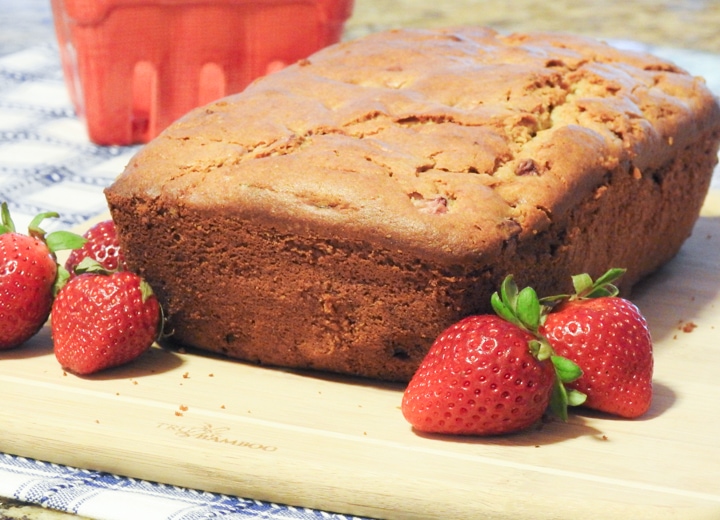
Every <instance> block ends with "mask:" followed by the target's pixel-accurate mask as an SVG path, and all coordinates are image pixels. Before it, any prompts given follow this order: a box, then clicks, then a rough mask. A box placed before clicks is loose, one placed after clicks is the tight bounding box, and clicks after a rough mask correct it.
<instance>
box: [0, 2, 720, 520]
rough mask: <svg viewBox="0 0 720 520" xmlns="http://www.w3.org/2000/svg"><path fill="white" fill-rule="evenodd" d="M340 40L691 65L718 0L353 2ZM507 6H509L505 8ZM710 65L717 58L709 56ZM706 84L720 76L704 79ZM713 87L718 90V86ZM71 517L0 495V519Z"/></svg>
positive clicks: (21, 31)
mask: <svg viewBox="0 0 720 520" xmlns="http://www.w3.org/2000/svg"><path fill="white" fill-rule="evenodd" d="M355 2H356V4H355V10H354V13H353V16H352V17H351V19H350V20H349V21H348V23H347V25H346V31H345V38H346V39H352V38H356V37H360V36H363V35H365V34H368V33H370V32H374V31H378V30H383V29H388V28H393V27H440V26H450V25H460V24H477V25H488V26H491V27H494V28H496V29H499V30H502V31H515V30H519V31H525V30H548V31H566V32H575V33H579V34H584V35H589V36H594V37H599V38H605V39H613V40H625V41H632V42H638V43H639V44H642V45H645V46H648V47H647V48H649V49H650V50H651V51H653V52H655V51H657V52H658V53H660V54H664V55H666V56H669V57H671V58H673V57H677V61H679V62H681V64H682V65H683V66H685V67H686V68H688V69H690V70H691V72H692V68H693V67H694V66H697V67H698V68H699V69H702V67H703V64H706V63H707V62H706V61H704V60H707V59H712V60H717V58H718V55H720V31H718V29H717V28H718V27H720V2H713V1H711V0H680V1H667V0H662V1H658V0H635V1H632V0H622V1H620V0H610V1H600V0H597V1H573V0H555V1H554V2H546V1H542V0H536V1H533V0H520V1H515V2H513V3H512V4H510V3H508V2H506V1H505V0H451V1H448V2H438V1H437V0H355ZM509 5H511V8H508V6H509ZM54 38H55V35H54V33H53V29H52V15H51V12H50V6H49V0H0V56H3V55H7V54H11V53H15V52H18V51H21V50H23V49H26V48H28V47H30V46H33V45H37V44H40V43H53V42H54ZM713 63H716V61H714V62H713ZM708 80H709V81H708V82H709V84H711V87H712V86H714V85H718V84H719V83H720V80H718V79H716V78H714V77H711V78H708ZM716 92H717V90H716ZM71 516H72V515H67V514H64V513H59V512H54V511H51V510H47V509H44V508H41V507H38V506H34V505H31V504H22V503H18V502H15V501H11V500H5V499H2V498H0V520H2V519H5V518H27V519H50V520H56V519H61V518H69V517H71Z"/></svg>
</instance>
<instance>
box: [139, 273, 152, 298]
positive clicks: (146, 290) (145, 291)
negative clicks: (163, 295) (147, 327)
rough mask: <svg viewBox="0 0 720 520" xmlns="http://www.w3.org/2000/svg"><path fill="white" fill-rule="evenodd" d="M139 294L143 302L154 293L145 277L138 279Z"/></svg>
mask: <svg viewBox="0 0 720 520" xmlns="http://www.w3.org/2000/svg"><path fill="white" fill-rule="evenodd" d="M140 294H141V295H142V301H143V303H145V302H146V301H147V300H148V298H150V297H151V296H152V295H153V294H154V293H153V290H152V287H150V284H149V283H147V282H146V281H145V279H142V278H141V279H140Z"/></svg>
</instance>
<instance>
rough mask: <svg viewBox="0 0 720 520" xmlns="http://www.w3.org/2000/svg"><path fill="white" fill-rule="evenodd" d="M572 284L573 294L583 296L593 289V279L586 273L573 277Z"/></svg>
mask: <svg viewBox="0 0 720 520" xmlns="http://www.w3.org/2000/svg"><path fill="white" fill-rule="evenodd" d="M572 283H573V288H574V289H575V294H583V293H584V292H586V291H589V290H591V289H592V287H593V279H592V278H591V277H590V275H589V274H587V273H583V274H576V275H574V276H573V277H572Z"/></svg>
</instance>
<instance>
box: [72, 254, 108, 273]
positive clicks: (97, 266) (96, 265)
mask: <svg viewBox="0 0 720 520" xmlns="http://www.w3.org/2000/svg"><path fill="white" fill-rule="evenodd" d="M75 273H76V274H85V273H92V274H110V271H108V270H107V269H106V268H105V266H104V265H102V264H101V263H100V262H98V261H97V260H95V259H94V258H90V257H89V256H86V257H85V258H83V259H82V260H81V261H80V263H79V264H78V265H77V266H76V267H75Z"/></svg>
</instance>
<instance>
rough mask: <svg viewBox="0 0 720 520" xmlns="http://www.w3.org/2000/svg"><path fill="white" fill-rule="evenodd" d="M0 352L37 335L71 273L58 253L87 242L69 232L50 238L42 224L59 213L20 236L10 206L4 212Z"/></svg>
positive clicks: (1, 226)
mask: <svg viewBox="0 0 720 520" xmlns="http://www.w3.org/2000/svg"><path fill="white" fill-rule="evenodd" d="M0 213H1V214H2V217H1V219H2V223H1V224H0V350H5V349H9V348H13V347H17V346H19V345H21V344H23V343H24V342H25V341H27V340H28V339H30V338H31V337H32V336H34V335H35V333H37V331H38V330H40V328H41V327H42V326H43V324H44V323H45V321H46V320H47V318H48V315H49V314H50V308H51V305H52V300H53V294H54V288H55V284H56V282H59V281H60V280H62V279H64V278H65V277H66V275H67V273H66V272H65V271H64V269H62V268H59V267H58V265H57V261H56V259H55V252H57V251H60V250H62V249H72V248H74V247H79V246H80V245H81V244H82V243H83V239H82V238H81V237H79V236H78V235H75V234H73V233H69V232H67V231H56V232H54V233H50V234H46V233H45V231H44V230H43V229H41V228H40V224H41V223H42V221H43V220H44V219H46V218H54V217H57V216H58V214H57V213H52V212H48V213H42V214H40V215H38V216H37V217H35V218H34V219H33V220H32V221H31V222H30V225H29V226H28V234H27V235H24V234H21V233H18V232H16V230H15V224H14V223H13V220H12V218H11V216H10V211H9V209H8V206H7V204H6V203H4V202H3V203H2V207H1V209H0Z"/></svg>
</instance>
